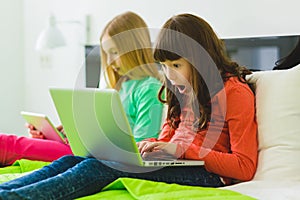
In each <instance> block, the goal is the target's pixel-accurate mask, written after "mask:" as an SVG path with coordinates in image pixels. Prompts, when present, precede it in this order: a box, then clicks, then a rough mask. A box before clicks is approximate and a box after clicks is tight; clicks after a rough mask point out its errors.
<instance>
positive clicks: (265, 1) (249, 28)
mask: <svg viewBox="0 0 300 200" xmlns="http://www.w3.org/2000/svg"><path fill="white" fill-rule="evenodd" d="M2 1H4V0H2ZM7 2H9V3H6V5H9V6H10V7H9V8H7V11H6V12H5V13H6V15H7V16H11V15H13V21H14V22H13V24H17V26H15V25H14V26H12V25H11V26H10V27H8V32H7V33H6V34H7V35H6V36H7V37H8V36H14V38H21V36H22V35H23V37H24V40H22V39H19V42H20V43H22V41H23V44H24V51H23V52H20V51H19V52H18V53H17V57H18V59H16V56H14V54H12V53H10V55H9V56H10V59H9V58H7V60H6V61H4V62H1V63H2V65H1V67H2V68H1V69H2V73H1V76H3V74H6V75H7V74H12V75H13V76H16V71H21V72H22V71H23V70H24V73H23V74H22V73H20V74H22V75H19V76H17V77H14V79H13V80H11V79H9V78H8V76H6V75H5V78H6V81H5V84H4V83H3V81H2V80H1V81H2V82H1V83H2V84H1V86H0V87H1V88H2V87H3V90H6V91H7V90H8V88H13V87H14V88H15V89H16V88H17V89H18V90H20V91H18V90H17V91H18V92H15V93H10V95H11V98H9V99H10V100H6V103H7V104H9V105H7V107H6V106H5V107H4V106H3V104H2V105H1V106H2V107H3V109H4V108H5V110H3V112H1V114H0V123H1V124H0V125H1V126H0V130H5V131H9V130H8V129H7V127H11V129H10V130H13V131H14V130H18V129H21V127H23V124H22V123H21V124H20V119H19V117H17V115H16V113H17V112H16V111H17V110H21V109H25V110H28V111H35V112H42V113H46V114H48V115H49V116H50V118H52V119H53V121H54V122H55V123H56V124H58V123H59V120H58V117H57V115H56V112H55V109H54V106H53V103H52V101H51V99H50V96H49V93H48V87H49V86H58V87H73V86H74V85H75V84H83V82H84V78H82V77H83V76H84V74H82V73H80V71H81V70H82V69H83V68H82V67H83V62H84V54H83V48H82V46H80V45H78V44H77V42H76V41H78V40H80V39H81V38H80V34H79V33H80V32H81V31H82V27H80V26H78V25H71V24H61V25H60V26H59V28H61V29H62V30H63V33H64V34H65V36H66V37H67V38H68V43H69V45H68V46H67V47H63V48H60V49H57V50H54V51H52V52H46V53H44V54H43V55H40V54H38V53H37V52H36V51H35V50H34V45H35V41H36V38H37V37H38V34H39V32H40V31H41V30H42V29H43V28H44V27H45V26H46V23H47V18H48V16H49V14H50V13H51V12H52V13H53V14H54V15H55V16H56V18H57V20H59V21H61V20H62V21H66V20H78V21H83V20H84V16H85V15H86V14H89V15H91V17H92V34H91V43H93V44H97V43H98V39H99V35H100V33H101V31H102V29H103V28H104V26H105V24H106V23H107V22H108V21H109V20H110V19H112V18H113V17H114V16H115V15H117V14H120V13H122V12H124V11H128V10H131V11H134V12H136V13H138V14H140V15H141V16H142V17H143V18H144V19H145V21H146V22H147V23H148V25H149V27H151V28H159V27H161V25H162V24H163V23H164V22H165V21H166V20H167V19H168V18H169V17H170V16H172V15H174V14H178V13H183V12H189V13H194V14H197V15H199V16H201V17H203V18H204V19H206V20H207V21H208V22H209V23H210V24H211V25H212V27H213V28H214V29H215V31H216V32H217V33H218V35H219V36H220V37H223V38H230V37H246V36H258V35H286V34H288V35H289V34H299V33H300V27H299V22H298V19H299V17H300V16H299V15H300V14H299V12H298V8H299V6H300V2H299V1H298V0H285V1H281V0H251V1H250V0H248V1H245V0H244V1H241V0H226V1H224V0H210V1H207V0H187V1H174V0H143V1H141V0H76V1H73V0H43V1H39V0H26V1H22V2H23V5H22V4H21V3H20V2H21V0H19V1H17V0H13V1H12V0H10V1H7ZM13 2H15V3H13ZM1 6H2V5H1ZM14 6H16V7H18V9H19V10H18V11H20V12H14V14H12V13H11V12H12V11H15V8H14ZM22 6H23V7H22ZM21 8H23V10H24V13H23V14H22V12H21V11H22V9H21ZM15 13H20V14H17V15H15ZM2 15H3V14H2ZM7 16H2V17H1V19H0V20H2V22H6V18H7ZM22 18H23V19H24V21H23V22H24V24H23V26H22V20H21V19H22ZM22 27H24V29H22ZM19 33H24V34H21V35H20V34H19ZM2 40H3V37H1V40H0V41H1V42H2ZM3 41H5V42H8V44H7V47H9V51H15V50H16V49H19V46H18V45H17V44H18V41H16V39H10V40H5V39H4V40H3ZM11 45H12V47H10V46H11ZM21 46H22V45H21ZM0 48H3V47H0ZM2 51H3V52H7V51H8V48H4V49H2ZM2 54H3V53H2ZM23 56H24V58H25V59H23ZM7 57H8V56H7ZM41 58H47V59H48V61H47V62H46V63H45V59H44V60H42V59H41ZM11 59H13V62H14V63H11ZM47 59H46V60H47ZM3 66H5V67H3ZM12 68H14V70H13V71H11V70H12ZM23 80H24V82H23ZM7 82H11V83H10V84H7ZM16 83H17V84H18V86H16ZM23 87H24V90H22V88H23ZM1 91H2V89H1ZM23 94H25V98H22V97H23ZM5 95H7V93H5ZM5 98H7V97H5ZM1 99H3V97H1ZM7 99H8V98H7ZM17 100H18V101H17ZM1 102H2V101H1ZM2 107H1V109H2ZM1 111H2V110H1ZM11 112H14V115H11V117H10V119H9V120H6V117H5V115H7V114H10V113H11ZM3 120H5V123H4V122H3ZM17 126H19V127H18V129H17ZM3 127H5V129H1V128H3Z"/></svg>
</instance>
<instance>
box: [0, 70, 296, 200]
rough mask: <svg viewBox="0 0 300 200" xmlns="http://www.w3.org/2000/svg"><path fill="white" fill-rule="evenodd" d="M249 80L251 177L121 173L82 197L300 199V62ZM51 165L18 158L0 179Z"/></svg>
mask: <svg viewBox="0 0 300 200" xmlns="http://www.w3.org/2000/svg"><path fill="white" fill-rule="evenodd" d="M247 79H248V80H249V81H250V82H252V83H253V84H254V85H255V94H256V115H257V123H258V140H259V152H258V154H259V156H258V168H257V171H256V174H255V176H254V178H253V180H251V181H248V182H243V183H238V184H235V185H231V186H226V187H222V188H204V187H191V186H181V185H177V184H165V183H158V182H152V181H146V180H137V179H129V178H121V179H118V180H116V181H115V182H113V183H112V184H110V185H109V186H107V187H106V188H105V189H104V191H103V192H100V193H98V194H95V195H90V196H86V197H82V198H80V199H100V198H101V199H230V200H232V199H245V200H248V199H263V200H269V199H270V200H271V199H272V200H274V199H280V200H285V199H286V200H294V199H295V200H296V199H300V88H299V86H300V65H298V66H296V67H294V68H292V69H288V70H280V71H261V72H255V73H254V74H252V75H249V76H248V77H247ZM47 164H48V163H46V162H40V161H29V160H18V161H17V162H16V163H14V164H13V165H12V166H9V167H5V168H1V169H0V182H5V181H8V180H10V179H13V178H16V177H19V176H22V175H24V174H26V173H30V171H32V170H35V169H38V168H40V167H42V166H44V165H47Z"/></svg>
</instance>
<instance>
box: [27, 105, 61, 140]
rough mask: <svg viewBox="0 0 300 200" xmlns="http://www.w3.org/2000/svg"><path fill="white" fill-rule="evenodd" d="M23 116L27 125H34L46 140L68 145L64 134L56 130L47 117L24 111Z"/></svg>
mask: <svg viewBox="0 0 300 200" xmlns="http://www.w3.org/2000/svg"><path fill="white" fill-rule="evenodd" d="M21 115H22V116H23V118H24V119H25V120H26V121H27V123H29V124H32V125H33V126H34V127H35V128H36V129H37V130H38V131H41V132H42V133H43V134H44V136H45V138H46V139H49V140H55V141H58V142H61V143H66V142H65V136H64V134H63V133H61V132H59V131H58V130H57V129H56V128H55V126H54V125H53V123H52V122H51V121H50V120H49V118H48V117H47V116H46V115H43V114H39V113H33V112H25V111H22V112H21Z"/></svg>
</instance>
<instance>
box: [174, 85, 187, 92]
mask: <svg viewBox="0 0 300 200" xmlns="http://www.w3.org/2000/svg"><path fill="white" fill-rule="evenodd" d="M176 87H177V88H178V90H179V92H180V93H182V94H183V93H184V92H185V91H186V86H185V85H176Z"/></svg>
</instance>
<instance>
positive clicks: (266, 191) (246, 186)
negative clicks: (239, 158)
mask: <svg viewBox="0 0 300 200" xmlns="http://www.w3.org/2000/svg"><path fill="white" fill-rule="evenodd" d="M223 189H229V190H233V191H236V192H239V193H242V194H245V195H248V196H251V197H253V198H256V199H259V200H299V199H300V182H299V181H278V180H274V181H259V180H255V181H254V180H253V181H249V182H243V183H239V184H235V185H232V186H226V187H224V188H223Z"/></svg>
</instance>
